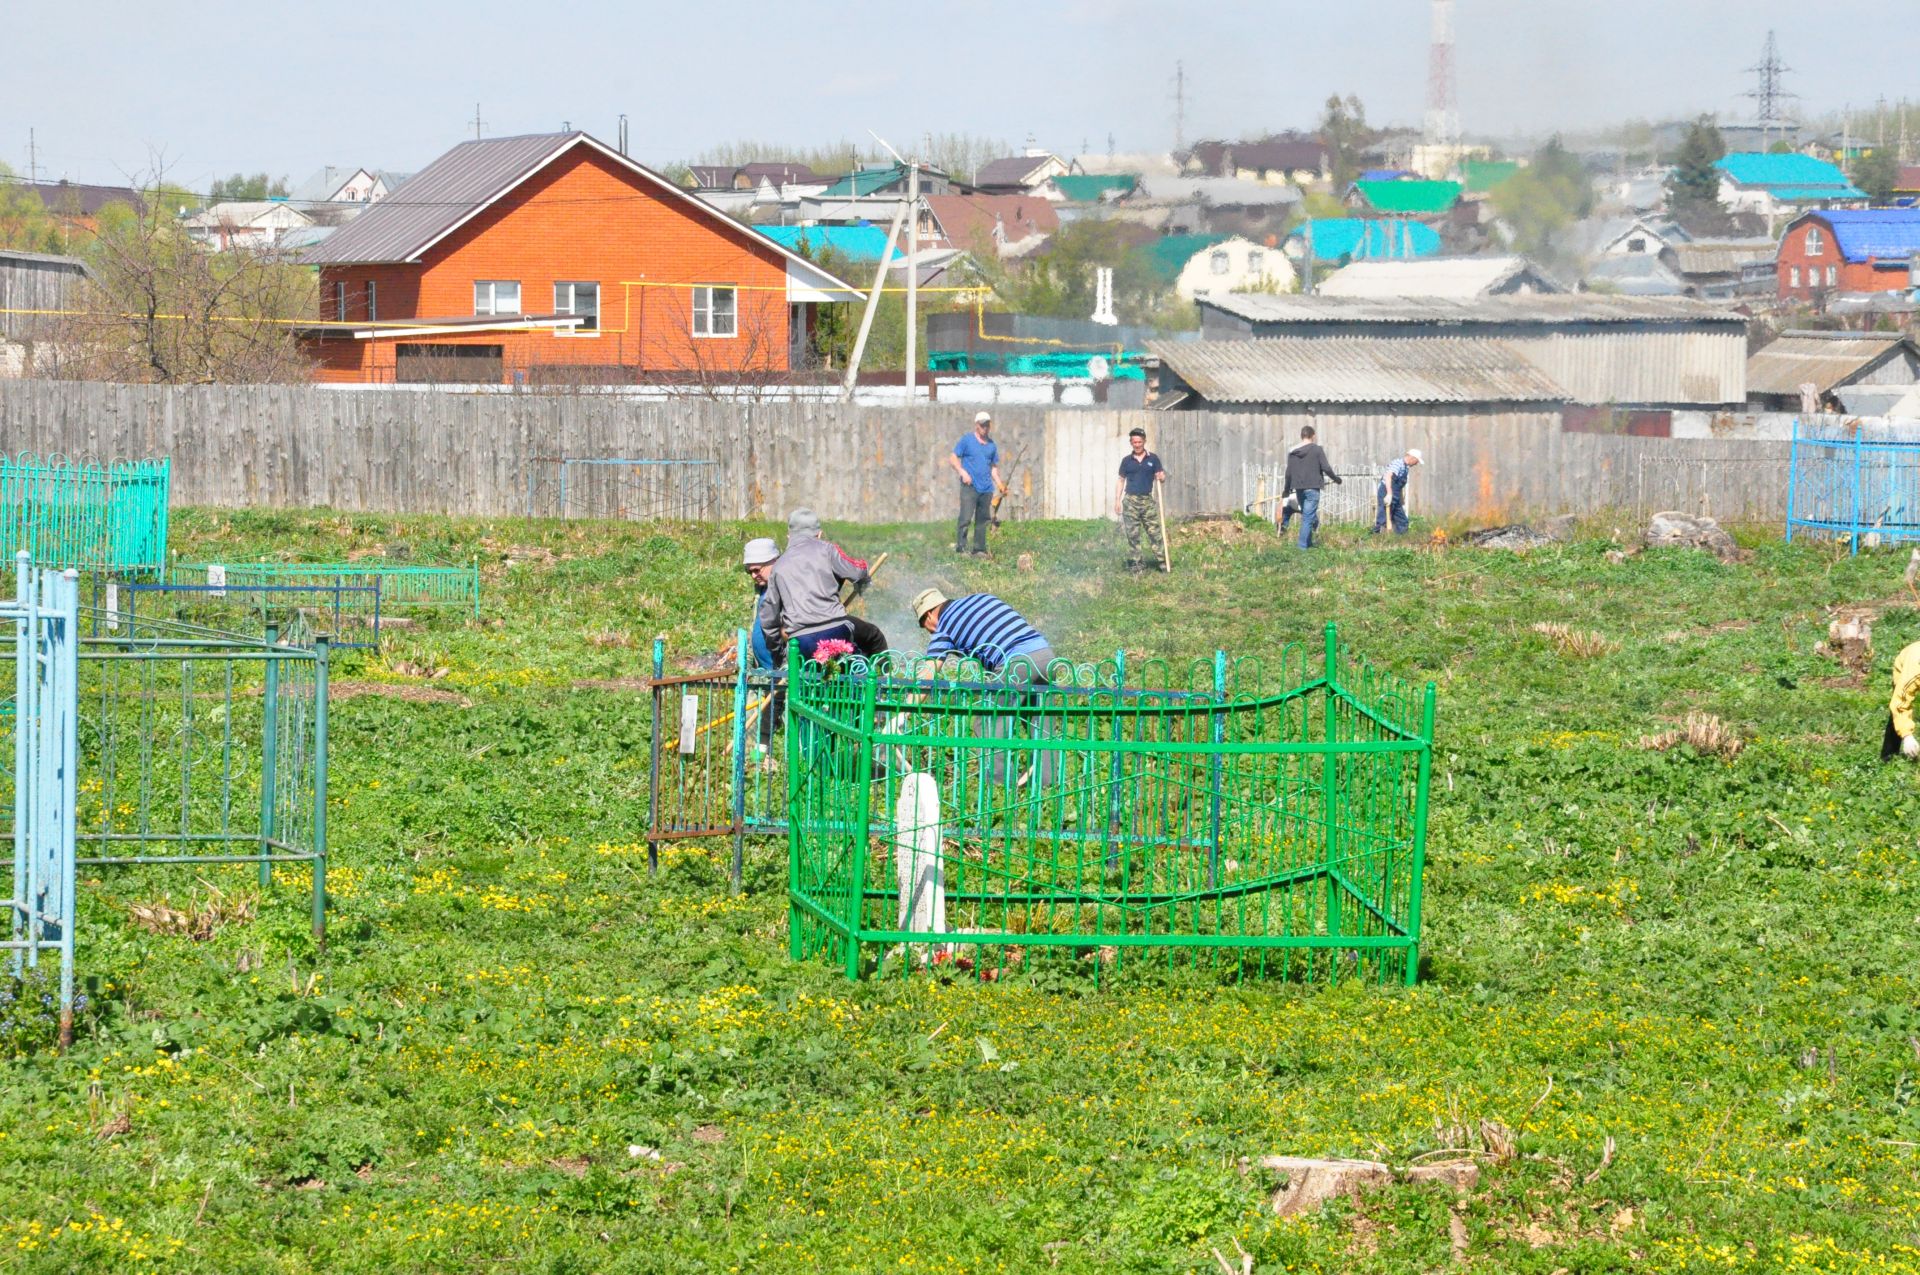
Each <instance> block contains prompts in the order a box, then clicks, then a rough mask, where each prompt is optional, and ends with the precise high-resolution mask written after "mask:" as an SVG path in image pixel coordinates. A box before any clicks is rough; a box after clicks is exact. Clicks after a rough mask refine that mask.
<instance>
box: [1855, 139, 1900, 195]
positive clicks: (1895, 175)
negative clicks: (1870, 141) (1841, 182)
mask: <svg viewBox="0 0 1920 1275" xmlns="http://www.w3.org/2000/svg"><path fill="white" fill-rule="evenodd" d="M1899 182H1900V166H1899V164H1898V163H1897V162H1896V161H1895V159H1894V154H1893V149H1892V148H1891V147H1887V146H1876V147H1874V148H1873V149H1872V150H1870V151H1868V152H1867V153H1866V154H1865V155H1863V156H1861V158H1860V161H1859V162H1858V163H1857V164H1855V165H1854V166H1853V184H1854V185H1856V186H1858V187H1859V188H1860V189H1861V190H1864V191H1866V192H1867V198H1868V199H1871V200H1872V201H1873V202H1874V203H1876V204H1886V203H1891V202H1892V201H1893V188H1894V187H1895V186H1896V185H1898V184H1899Z"/></svg>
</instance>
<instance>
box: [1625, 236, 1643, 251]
mask: <svg viewBox="0 0 1920 1275" xmlns="http://www.w3.org/2000/svg"><path fill="white" fill-rule="evenodd" d="M1646 250H1647V240H1646V236H1644V235H1635V236H1634V237H1633V238H1631V239H1629V240H1627V251H1628V252H1645V251H1646Z"/></svg>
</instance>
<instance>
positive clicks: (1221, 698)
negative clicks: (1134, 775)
mask: <svg viewBox="0 0 1920 1275" xmlns="http://www.w3.org/2000/svg"><path fill="white" fill-rule="evenodd" d="M1226 696H1227V653H1226V652H1225V651H1220V650H1216V651H1215V652H1214V653H1213V713H1212V718H1213V722H1212V728H1213V729H1212V734H1213V742H1214V744H1215V745H1216V746H1217V745H1218V744H1220V743H1221V742H1222V741H1223V740H1224V739H1225V738H1226V732H1227V718H1226V714H1225V713H1223V712H1221V711H1220V706H1221V705H1222V704H1223V703H1225V702H1226ZM1207 788H1208V791H1209V792H1210V794H1211V795H1210V796H1209V798H1208V801H1207V807H1208V809H1207V832H1208V836H1207V885H1208V887H1209V888H1212V889H1217V888H1219V885H1220V754H1219V753H1217V752H1216V753H1214V754H1213V755H1212V756H1210V757H1209V758H1208V759H1207Z"/></svg>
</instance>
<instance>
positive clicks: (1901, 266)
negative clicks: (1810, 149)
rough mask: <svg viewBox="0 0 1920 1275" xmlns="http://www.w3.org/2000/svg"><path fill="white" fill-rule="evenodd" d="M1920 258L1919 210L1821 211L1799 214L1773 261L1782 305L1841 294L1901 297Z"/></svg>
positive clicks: (1837, 209)
mask: <svg viewBox="0 0 1920 1275" xmlns="http://www.w3.org/2000/svg"><path fill="white" fill-rule="evenodd" d="M1916 255H1920V208H1857V209H1841V208H1831V209H1823V210H1820V211H1818V212H1808V213H1802V214H1801V215H1800V216H1799V217H1796V218H1795V219H1794V220H1793V221H1792V222H1791V223H1790V224H1789V225H1788V226H1787V232H1786V234H1784V235H1782V236H1781V237H1780V249H1779V252H1778V253H1777V254H1776V255H1775V257H1774V263H1775V269H1776V270H1777V272H1778V275H1779V296H1780V299H1781V300H1783V301H1787V300H1798V301H1811V300H1813V299H1814V297H1815V296H1831V295H1833V294H1834V293H1839V292H1904V291H1906V290H1907V289H1908V288H1911V287H1913V286H1914V285H1913V283H1912V282H1910V279H1911V276H1910V274H1909V269H1910V263H1911V262H1912V261H1913V259H1914V257H1915V256H1916Z"/></svg>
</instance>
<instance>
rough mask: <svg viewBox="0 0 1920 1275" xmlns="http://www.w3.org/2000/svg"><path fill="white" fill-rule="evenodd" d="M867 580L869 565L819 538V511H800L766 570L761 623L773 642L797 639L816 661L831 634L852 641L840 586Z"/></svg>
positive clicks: (859, 585)
mask: <svg viewBox="0 0 1920 1275" xmlns="http://www.w3.org/2000/svg"><path fill="white" fill-rule="evenodd" d="M868 579H869V576H868V573H867V564H866V563H864V562H862V561H861V560H860V559H858V558H855V557H851V556H849V555H848V554H847V553H846V552H845V551H844V550H842V549H841V548H840V546H839V545H836V544H834V543H833V542H832V541H830V540H824V539H822V538H821V536H820V516H819V515H818V514H816V513H814V512H813V511H812V510H811V509H796V510H794V511H793V513H792V514H791V515H789V516H788V518H787V549H786V552H785V553H782V554H781V555H780V559H779V561H777V562H775V563H774V564H773V570H772V571H770V572H769V573H768V574H767V591H766V593H764V594H763V595H761V598H760V613H759V614H760V627H761V628H763V629H765V630H766V631H767V636H768V638H769V640H771V641H777V642H779V643H780V644H782V645H783V646H784V645H785V644H786V643H787V642H789V641H795V642H798V643H799V644H800V654H801V656H802V657H803V658H805V659H812V658H813V652H814V648H816V647H817V646H819V645H820V643H822V642H825V641H827V640H828V639H829V638H838V639H840V640H841V641H843V642H853V641H854V634H853V622H852V620H851V618H849V617H848V615H847V608H846V606H845V604H843V603H842V602H841V601H840V584H841V582H842V581H846V580H851V581H852V582H853V587H854V591H855V592H856V593H857V592H859V591H860V590H861V589H864V588H865V587H866V585H867V580H868ZM776 658H777V657H776Z"/></svg>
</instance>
